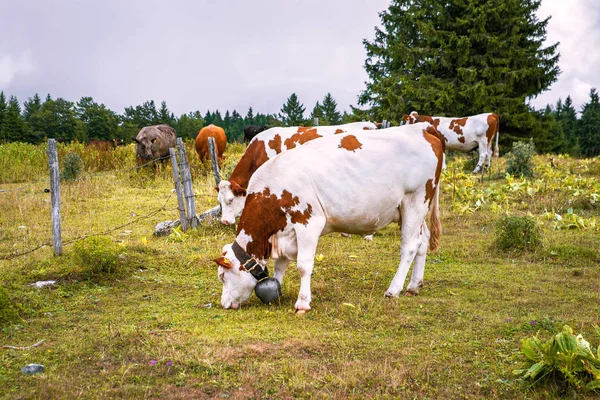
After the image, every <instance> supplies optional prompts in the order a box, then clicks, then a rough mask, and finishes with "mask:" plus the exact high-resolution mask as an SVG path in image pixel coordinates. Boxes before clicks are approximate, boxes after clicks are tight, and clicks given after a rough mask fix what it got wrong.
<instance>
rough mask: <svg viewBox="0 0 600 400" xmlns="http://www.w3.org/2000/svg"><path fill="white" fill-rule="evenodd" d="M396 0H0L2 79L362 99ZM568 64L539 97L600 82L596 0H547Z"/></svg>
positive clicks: (150, 95)
mask: <svg viewBox="0 0 600 400" xmlns="http://www.w3.org/2000/svg"><path fill="white" fill-rule="evenodd" d="M388 5H389V0H253V1H244V0H195V1H192V0H189V1H183V0H181V1H179V0H171V1H153V0H102V1H83V0H82V1H75V0H52V1H48V0H22V1H15V0H0V27H2V33H1V35H0V90H3V91H4V92H5V94H6V95H16V96H17V97H18V98H19V100H20V101H21V103H22V102H23V101H25V100H26V99H27V98H28V97H30V96H32V95H33V94H34V93H36V92H37V93H39V94H40V96H42V97H44V96H45V95H46V94H47V93H50V94H51V95H52V97H53V98H56V97H63V98H65V99H67V100H70V101H77V100H79V99H80V98H81V97H82V96H92V97H93V98H94V100H95V101H97V102H99V103H104V104H106V105H107V106H108V107H109V108H110V109H112V110H114V111H116V112H118V113H122V112H123V109H124V107H126V106H130V105H134V106H135V105H138V104H141V103H143V102H144V101H146V100H155V101H156V103H157V104H159V103H160V101H161V100H165V101H166V102H167V104H168V106H169V108H170V109H171V111H173V112H175V114H176V115H180V114H182V113H184V112H189V111H194V110H200V111H201V112H202V113H203V114H204V113H205V112H206V111H207V110H211V111H214V110H216V109H219V110H220V111H222V112H223V113H224V112H225V110H230V111H232V110H233V109H236V110H237V111H238V112H239V113H240V114H242V115H245V114H246V111H247V110H248V107H250V106H252V107H253V109H254V112H255V113H256V112H262V113H277V112H279V110H280V108H281V106H282V104H283V103H284V102H285V101H286V99H287V98H288V97H289V95H290V94H291V93H292V92H296V94H297V95H298V97H299V100H300V102H302V103H303V104H304V105H305V106H306V115H307V116H308V113H309V112H310V111H311V110H312V108H313V106H314V104H315V102H316V101H320V100H322V98H323V97H324V96H325V94H326V93H327V92H331V94H332V95H333V97H334V98H335V99H336V100H337V102H338V105H339V108H340V109H343V110H349V105H350V104H352V105H356V104H357V96H358V93H359V92H360V91H361V90H362V89H364V87H365V85H364V82H365V81H366V80H367V75H366V73H365V71H364V69H363V64H364V61H365V57H366V55H365V49H364V46H363V44H362V39H364V38H367V39H369V40H372V39H373V37H374V27H375V26H376V25H378V24H379V22H380V19H379V16H378V12H379V11H382V10H384V9H386V8H387V7H388ZM547 15H552V19H551V21H550V24H549V26H548V42H549V43H554V42H557V41H559V42H560V46H559V51H560V53H561V58H560V64H559V65H560V68H561V70H562V74H561V76H560V78H559V80H558V81H557V82H556V83H555V84H554V85H553V86H552V87H551V90H549V91H547V92H545V93H543V94H542V95H540V96H539V97H538V98H537V99H534V100H532V104H533V105H534V106H536V107H537V108H542V107H544V106H545V105H546V103H549V102H550V103H555V102H556V100H558V98H559V97H562V98H563V100H564V98H565V97H566V96H567V95H569V94H570V95H571V97H572V98H573V101H574V103H575V106H576V108H577V109H578V110H579V108H580V107H581V105H582V104H583V103H585V102H587V101H588V99H589V90H590V88H591V87H597V88H599V89H600V66H599V64H600V50H599V49H600V1H598V0H568V1H567V0H543V1H542V6H541V8H540V10H539V16H540V17H541V18H543V17H545V16H547Z"/></svg>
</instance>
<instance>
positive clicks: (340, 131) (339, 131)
mask: <svg viewBox="0 0 600 400" xmlns="http://www.w3.org/2000/svg"><path fill="white" fill-rule="evenodd" d="M338 133H344V130H343V129H339V128H338V129H336V130H335V134H336V135H337V134H338Z"/></svg>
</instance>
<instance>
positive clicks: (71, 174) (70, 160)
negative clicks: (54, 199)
mask: <svg viewBox="0 0 600 400" xmlns="http://www.w3.org/2000/svg"><path fill="white" fill-rule="evenodd" d="M82 170H83V161H82V160H81V157H79V155H78V154H76V153H73V152H69V153H67V154H66V155H65V158H64V159H63V162H62V169H61V171H60V179H69V180H72V179H76V178H77V177H79V176H80V175H81V171H82Z"/></svg>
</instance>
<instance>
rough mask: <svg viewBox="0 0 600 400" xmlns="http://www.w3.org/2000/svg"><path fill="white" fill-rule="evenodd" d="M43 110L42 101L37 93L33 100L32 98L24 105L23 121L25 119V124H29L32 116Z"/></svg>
mask: <svg viewBox="0 0 600 400" xmlns="http://www.w3.org/2000/svg"><path fill="white" fill-rule="evenodd" d="M41 109H42V100H41V99H40V96H39V95H38V94H37V93H36V94H34V95H33V98H32V97H30V98H29V99H27V101H26V102H24V103H23V119H25V122H29V119H30V118H31V116H32V115H33V114H35V113H37V112H40V110H41Z"/></svg>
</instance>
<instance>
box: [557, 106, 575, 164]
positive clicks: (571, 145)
mask: <svg viewBox="0 0 600 400" xmlns="http://www.w3.org/2000/svg"><path fill="white" fill-rule="evenodd" d="M559 103H560V99H559ZM559 103H557V107H556V112H557V116H558V120H559V121H560V123H561V124H562V127H563V131H564V132H565V139H566V141H567V152H568V153H569V154H572V155H578V154H579V153H580V150H579V142H578V140H577V128H578V127H577V123H578V121H577V112H576V111H575V107H573V100H571V96H567V98H566V99H565V102H564V103H563V104H561V107H560V110H559V108H558V104H559Z"/></svg>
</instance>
